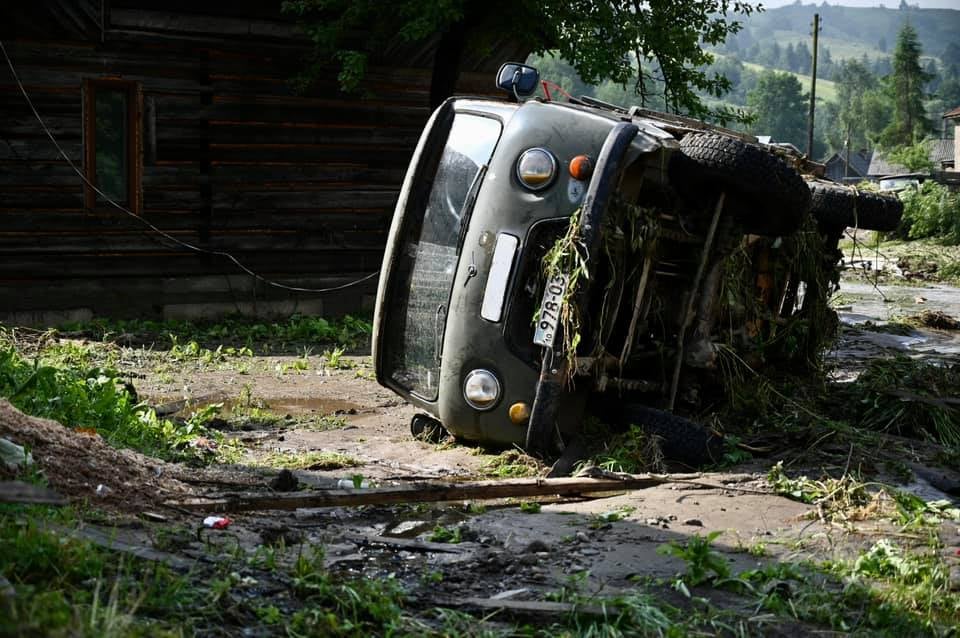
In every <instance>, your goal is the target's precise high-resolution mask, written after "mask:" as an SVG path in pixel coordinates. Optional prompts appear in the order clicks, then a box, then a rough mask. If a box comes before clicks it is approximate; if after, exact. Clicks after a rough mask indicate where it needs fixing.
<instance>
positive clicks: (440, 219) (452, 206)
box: [388, 113, 502, 401]
mask: <svg viewBox="0 0 960 638" xmlns="http://www.w3.org/2000/svg"><path fill="white" fill-rule="evenodd" d="M501 129H502V125H501V124H500V122H499V121H498V120H495V119H491V118H488V117H481V116H478V115H470V114H466V113H459V114H457V115H456V117H455V118H454V120H453V123H452V125H451V128H450V134H449V136H448V137H447V143H446V146H445V147H444V150H443V153H442V155H441V156H440V161H439V162H438V164H437V171H436V174H435V175H434V178H433V185H432V186H431V188H430V192H429V195H428V196H427V197H426V202H425V203H426V205H425V206H424V209H423V217H422V222H421V223H419V224H418V223H417V221H416V220H414V221H412V223H410V224H409V226H410V230H409V231H408V232H407V233H405V235H404V239H403V241H405V245H404V246H403V248H402V249H401V250H400V251H399V255H400V257H399V259H398V264H397V266H398V267H397V271H396V272H397V275H398V277H397V279H398V281H397V282H396V287H395V288H394V290H396V291H397V293H396V297H395V304H394V305H393V308H394V309H395V312H396V315H395V316H396V318H397V319H398V320H399V321H398V322H397V323H399V324H401V325H396V324H394V325H393V326H390V337H388V339H389V340H390V341H391V342H393V343H392V344H391V346H390V347H389V351H390V352H389V355H388V366H389V374H390V376H391V377H392V378H393V380H394V381H396V382H397V383H399V384H400V385H402V386H403V387H405V388H406V389H408V390H409V391H411V392H414V393H416V394H417V395H419V396H421V397H422V398H424V399H427V400H430V401H433V400H435V399H436V398H437V388H438V384H439V377H440V350H441V347H442V338H443V328H444V324H445V321H446V316H447V304H448V303H449V300H450V291H451V287H452V285H453V277H454V273H455V272H456V268H457V243H458V241H459V237H460V231H461V222H463V221H465V220H464V217H466V216H467V211H466V210H464V208H465V207H464V203H465V202H466V200H467V196H468V194H469V192H470V190H471V186H473V187H474V189H475V188H476V187H477V186H479V185H475V184H474V180H477V179H479V178H482V175H479V173H480V171H481V169H482V168H483V167H484V166H486V164H487V163H488V162H489V161H490V157H491V155H493V149H494V148H495V147H496V145H497V141H498V140H499V138H500V131H501ZM411 205H412V206H423V201H422V200H421V201H420V202H417V201H414V202H412V204H411ZM417 213H418V211H415V210H410V211H409V212H408V214H409V215H411V216H414V217H416V216H417ZM398 337H399V339H398ZM397 341H399V343H398V342H397Z"/></svg>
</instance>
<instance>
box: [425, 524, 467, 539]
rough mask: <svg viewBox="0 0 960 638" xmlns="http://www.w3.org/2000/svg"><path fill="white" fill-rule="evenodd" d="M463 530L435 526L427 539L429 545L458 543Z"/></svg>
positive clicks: (453, 527)
mask: <svg viewBox="0 0 960 638" xmlns="http://www.w3.org/2000/svg"><path fill="white" fill-rule="evenodd" d="M462 534H463V530H462V529H461V528H460V527H459V526H452V527H445V526H443V525H437V526H436V527H434V528H433V531H432V532H430V536H429V537H428V538H427V540H429V541H430V542H431V543H460V542H461V541H463V537H462Z"/></svg>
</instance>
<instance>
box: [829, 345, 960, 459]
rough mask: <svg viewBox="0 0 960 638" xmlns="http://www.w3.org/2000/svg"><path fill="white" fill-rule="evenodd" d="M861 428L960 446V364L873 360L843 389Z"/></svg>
mask: <svg viewBox="0 0 960 638" xmlns="http://www.w3.org/2000/svg"><path fill="white" fill-rule="evenodd" d="M844 394H845V395H846V396H847V397H849V399H851V400H850V401H849V402H847V405H848V408H849V409H848V414H847V415H846V416H847V417H848V418H849V420H850V421H851V422H852V423H855V424H856V425H857V426H858V427H861V428H864V429H867V430H872V431H877V432H890V433H893V434H898V435H902V436H911V437H915V438H924V439H928V440H932V441H935V442H938V443H942V444H943V445H946V446H953V447H957V446H960V406H958V405H957V404H955V403H953V402H951V400H952V399H954V398H956V397H957V396H960V365H958V364H953V365H949V366H938V365H933V364H930V363H924V362H923V361H918V360H916V359H911V358H909V357H906V356H902V355H900V356H897V357H894V358H892V359H875V360H873V361H871V362H870V364H869V365H868V366H867V369H866V370H865V371H864V372H863V374H861V375H860V377H859V378H858V379H857V381H856V382H854V383H853V384H850V387H848V388H846V389H845V392H844Z"/></svg>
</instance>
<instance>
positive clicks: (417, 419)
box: [410, 414, 447, 443]
mask: <svg viewBox="0 0 960 638" xmlns="http://www.w3.org/2000/svg"><path fill="white" fill-rule="evenodd" d="M410 434H412V435H413V438H415V439H417V440H418V441H424V442H426V443H439V442H440V441H442V440H443V438H444V437H445V436H446V435H447V431H446V430H445V429H443V426H442V425H440V422H439V421H437V420H436V419H434V418H433V417H431V416H428V415H426V414H414V415H413V418H412V419H410Z"/></svg>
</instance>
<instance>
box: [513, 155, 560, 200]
mask: <svg viewBox="0 0 960 638" xmlns="http://www.w3.org/2000/svg"><path fill="white" fill-rule="evenodd" d="M556 174H557V158H555V157H554V156H553V155H552V154H551V153H550V151H548V150H546V149H543V148H531V149H527V150H526V151H524V152H523V154H521V155H520V159H519V160H517V179H519V180H520V183H521V184H523V185H524V186H526V187H527V188H529V189H530V190H532V191H538V190H542V189H544V188H546V187H547V186H549V185H550V183H551V182H553V178H554V176H556Z"/></svg>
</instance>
